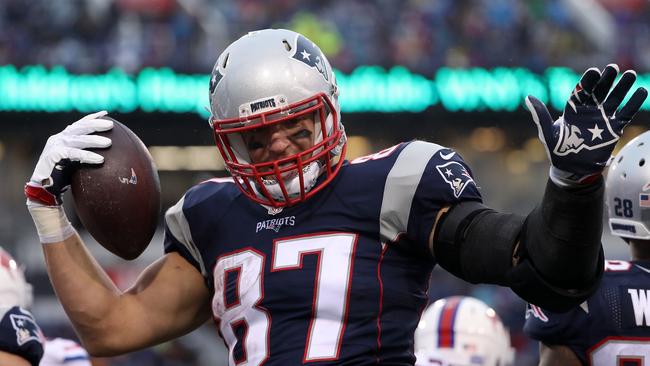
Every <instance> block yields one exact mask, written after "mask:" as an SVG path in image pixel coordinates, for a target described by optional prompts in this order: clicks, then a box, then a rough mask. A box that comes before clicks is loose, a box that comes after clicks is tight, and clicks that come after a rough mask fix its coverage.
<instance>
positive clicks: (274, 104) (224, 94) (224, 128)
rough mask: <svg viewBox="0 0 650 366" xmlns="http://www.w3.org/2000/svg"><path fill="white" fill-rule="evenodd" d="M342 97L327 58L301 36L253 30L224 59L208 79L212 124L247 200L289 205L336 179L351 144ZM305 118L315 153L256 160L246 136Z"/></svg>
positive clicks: (279, 30)
mask: <svg viewBox="0 0 650 366" xmlns="http://www.w3.org/2000/svg"><path fill="white" fill-rule="evenodd" d="M338 93H339V91H338V87H337V85H336V80H335V76H334V73H333V72H332V67H331V66H330V64H329V62H328V61H327V58H325V56H324V55H323V53H322V52H321V50H320V49H319V48H318V47H317V46H316V45H315V44H314V43H313V42H312V41H310V40H308V39H307V38H306V37H305V36H303V35H301V34H299V33H296V32H292V31H289V30H284V29H265V30H260V31H256V32H250V33H248V34H247V35H245V36H243V37H241V38H240V39H238V40H236V41H235V42H233V43H232V44H231V45H230V46H228V47H227V48H226V49H225V50H224V51H223V52H222V53H221V55H220V56H219V58H218V59H217V63H216V64H215V66H214V69H213V71H212V76H211V79H210V108H211V113H212V116H211V118H210V124H211V126H212V128H213V129H214V134H215V140H216V144H217V147H218V148H219V151H220V153H221V155H222V157H223V159H224V161H225V164H226V168H227V169H228V171H229V172H230V174H231V175H232V176H233V178H234V180H235V182H236V183H237V185H238V186H239V188H240V189H241V190H242V192H243V193H244V194H246V195H247V196H248V197H249V198H251V199H252V200H254V201H256V202H258V203H261V204H265V205H269V206H273V207H281V206H287V205H292V204H295V203H297V202H300V201H303V200H305V199H307V198H308V197H310V196H312V195H313V194H315V193H316V192H317V191H319V190H320V189H322V188H323V187H324V186H325V185H326V184H327V183H329V182H330V181H331V180H332V179H333V178H334V177H335V175H336V174H337V173H338V171H339V169H340V167H341V165H342V163H343V156H344V154H345V146H346V137H345V132H344V129H343V125H342V124H341V113H340V107H339V102H338ZM301 116H310V117H311V116H313V120H314V121H315V129H314V130H315V133H314V145H313V147H311V148H310V149H308V150H306V151H303V152H300V153H298V154H295V155H292V156H288V157H284V158H282V159H279V160H274V161H270V162H263V163H253V162H252V161H251V158H250V155H249V153H248V150H247V147H246V145H245V144H244V140H243V138H242V133H243V132H248V131H251V130H253V129H257V128H263V127H267V126H269V125H271V124H276V123H281V122H283V121H287V120H291V119H295V118H298V117H301ZM321 175H324V178H323V179H322V180H321V181H320V182H318V184H317V180H318V179H319V177H320V176H321Z"/></svg>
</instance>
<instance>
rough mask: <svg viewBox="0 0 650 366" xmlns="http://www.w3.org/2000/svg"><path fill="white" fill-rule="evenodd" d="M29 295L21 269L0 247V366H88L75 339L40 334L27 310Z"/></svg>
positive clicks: (84, 353) (29, 304)
mask: <svg viewBox="0 0 650 366" xmlns="http://www.w3.org/2000/svg"><path fill="white" fill-rule="evenodd" d="M32 298H33V295H32V286H31V285H30V284H29V283H28V282H27V281H26V280H25V274H24V272H23V268H22V267H21V266H20V265H19V264H18V263H17V262H16V260H15V259H13V258H12V257H11V255H9V253H7V252H6V251H5V250H4V249H2V247H0V366H5V365H6V366H23V365H40V366H61V365H66V366H90V365H91V362H90V358H89V356H88V353H87V352H86V350H84V349H83V348H82V347H81V346H80V345H79V344H78V343H77V342H75V341H73V340H70V339H64V338H53V339H49V338H45V337H44V336H43V332H42V331H41V328H40V327H39V326H38V323H37V322H36V320H35V319H34V316H33V315H32V314H31V313H30V311H29V309H30V308H31V306H32Z"/></svg>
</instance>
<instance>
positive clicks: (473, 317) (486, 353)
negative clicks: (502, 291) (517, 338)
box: [415, 296, 515, 366]
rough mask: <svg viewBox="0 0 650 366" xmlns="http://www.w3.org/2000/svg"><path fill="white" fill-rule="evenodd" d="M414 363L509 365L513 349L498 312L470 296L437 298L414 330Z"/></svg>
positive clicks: (427, 365)
mask: <svg viewBox="0 0 650 366" xmlns="http://www.w3.org/2000/svg"><path fill="white" fill-rule="evenodd" d="M415 357H416V362H415V365H416V366H510V365H512V364H513V362H514V358H515V349H514V348H512V346H511V345H510V333H509V332H508V329H506V327H505V326H504V325H503V323H502V322H501V319H500V318H499V316H498V315H497V313H496V312H495V311H494V309H492V308H491V307H489V306H488V305H487V304H485V303H484V302H483V301H481V300H479V299H476V298H473V297H469V296H452V297H447V298H444V299H440V300H438V301H436V302H434V303H433V304H431V305H429V307H428V308H427V309H426V310H425V311H424V313H423V314H422V318H421V319H420V323H419V324H418V327H417V328H416V329H415Z"/></svg>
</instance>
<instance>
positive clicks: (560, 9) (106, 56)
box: [0, 0, 650, 75]
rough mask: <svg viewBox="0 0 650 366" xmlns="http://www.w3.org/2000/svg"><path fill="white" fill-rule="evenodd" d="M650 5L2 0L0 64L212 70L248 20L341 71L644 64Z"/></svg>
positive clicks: (599, 0) (634, 1)
mask: <svg viewBox="0 0 650 366" xmlns="http://www.w3.org/2000/svg"><path fill="white" fill-rule="evenodd" d="M592 4H596V5H597V6H596V7H594V6H592ZM649 13H650V3H648V2H647V1H644V0H621V1H617V0H589V1H579V0H549V1H543V0H526V1H518V0H489V1H488V0H409V1H394V0H380V1H369V0H329V1H314V0H310V1H299V0H279V1H272V2H263V1H252V0H244V1H235V0H225V1H216V0H84V1H82V0H58V1H48V0H33V1H29V2H24V1H21V0H4V1H2V2H0V27H1V28H2V29H3V32H2V33H1V34H0V64H17V65H26V64H45V65H55V64H57V65H64V66H66V68H68V69H69V70H70V71H72V72H77V73H88V72H101V71H105V70H106V69H108V68H110V67H114V66H118V67H121V68H123V69H125V70H127V71H131V72H133V71H137V70H139V69H141V68H142V67H145V66H153V67H161V66H167V67H171V68H173V69H174V70H176V71H180V72H201V73H204V72H206V71H207V70H209V69H210V68H211V66H212V65H213V63H214V60H215V58H216V55H217V54H218V52H219V50H221V49H223V47H224V46H225V45H227V44H228V43H229V42H230V41H232V40H234V39H236V38H238V37H239V36H241V35H242V34H244V33H245V32H247V31H250V30H255V29H262V28H267V27H286V28H290V29H293V30H296V31H299V32H301V33H303V34H306V35H307V36H308V37H310V38H311V39H313V40H314V41H315V42H316V43H317V44H319V45H320V47H321V48H322V49H323V51H324V52H325V53H326V55H327V56H328V57H329V59H330V60H331V62H332V64H333V65H335V67H337V68H339V69H341V70H342V71H344V72H348V71H350V70H352V69H353V68H355V67H356V66H358V65H364V64H371V65H382V66H385V67H386V66H392V65H396V64H400V65H405V66H407V67H408V68H410V69H411V70H412V71H415V72H419V73H422V74H425V75H431V74H432V73H433V72H434V71H435V70H436V69H438V68H439V67H441V66H452V67H472V66H481V67H488V68H489V67H495V66H514V65H516V66H524V67H527V68H530V69H531V70H533V71H540V70H543V69H544V68H545V67H547V66H553V65H562V66H568V67H574V68H577V69H581V68H582V67H583V66H584V65H586V64H589V65H590V64H601V63H603V62H604V63H607V62H617V63H618V64H619V65H620V66H621V67H622V68H623V69H626V68H635V69H637V70H639V69H641V70H647V69H649V68H650V51H649V50H648V48H647V47H643V46H642V45H643V42H645V40H646V39H647V37H648V34H650V24H649V23H648V22H647V21H646V19H647V17H648V14H649ZM45 14H46V16H45ZM587 18H589V19H592V21H593V23H589V22H588V21H587V20H586V19H587ZM595 23H597V24H598V26H597V27H596V26H595V25H594V24H595ZM594 45H595V46H596V47H594Z"/></svg>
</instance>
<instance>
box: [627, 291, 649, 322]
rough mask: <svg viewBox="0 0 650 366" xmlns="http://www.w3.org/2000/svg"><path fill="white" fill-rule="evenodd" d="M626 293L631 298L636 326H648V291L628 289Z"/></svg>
mask: <svg viewBox="0 0 650 366" xmlns="http://www.w3.org/2000/svg"><path fill="white" fill-rule="evenodd" d="M627 293H628V294H630V297H631V298H632V307H633V308H634V320H635V322H636V325H637V326H640V327H642V326H644V325H645V326H646V327H647V326H650V290H644V289H633V288H630V289H628V290H627Z"/></svg>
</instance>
